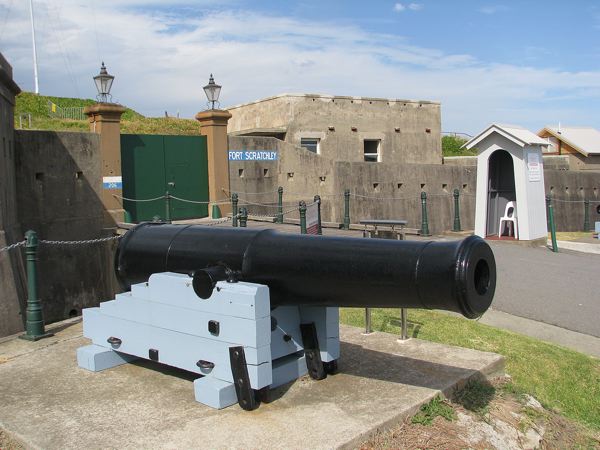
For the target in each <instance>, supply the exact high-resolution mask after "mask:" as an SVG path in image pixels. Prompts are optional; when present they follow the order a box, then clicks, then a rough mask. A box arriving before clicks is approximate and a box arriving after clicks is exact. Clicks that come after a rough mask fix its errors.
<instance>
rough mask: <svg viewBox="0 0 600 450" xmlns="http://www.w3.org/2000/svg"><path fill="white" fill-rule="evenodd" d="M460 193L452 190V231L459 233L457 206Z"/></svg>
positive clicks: (458, 210) (458, 211)
mask: <svg viewBox="0 0 600 450" xmlns="http://www.w3.org/2000/svg"><path fill="white" fill-rule="evenodd" d="M459 195H460V192H458V189H454V228H453V229H452V231H461V229H460V209H459V208H460V207H459V205H458V197H459Z"/></svg>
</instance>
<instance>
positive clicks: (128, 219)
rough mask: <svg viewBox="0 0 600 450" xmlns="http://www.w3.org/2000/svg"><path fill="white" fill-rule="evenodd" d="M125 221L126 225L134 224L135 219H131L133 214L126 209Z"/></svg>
mask: <svg viewBox="0 0 600 450" xmlns="http://www.w3.org/2000/svg"><path fill="white" fill-rule="evenodd" d="M123 220H124V221H125V223H133V219H132V218H131V213H130V212H129V211H127V210H126V209H125V210H124V212H123Z"/></svg>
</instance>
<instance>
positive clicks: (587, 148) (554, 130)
mask: <svg viewBox="0 0 600 450" xmlns="http://www.w3.org/2000/svg"><path fill="white" fill-rule="evenodd" d="M544 131H546V132H547V133H549V134H551V135H552V136H554V137H555V138H556V139H560V140H561V141H563V142H564V143H565V144H567V145H569V146H570V147H572V148H574V149H575V150H577V151H578V152H580V153H582V154H583V155H585V156H589V155H600V131H598V130H596V129H595V128H591V127H551V126H546V127H544V128H543V129H541V130H540V131H539V132H538V135H541V134H542V133H544Z"/></svg>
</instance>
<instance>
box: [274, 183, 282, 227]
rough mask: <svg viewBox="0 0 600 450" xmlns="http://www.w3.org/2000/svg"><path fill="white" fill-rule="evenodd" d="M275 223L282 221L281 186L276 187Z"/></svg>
mask: <svg viewBox="0 0 600 450" xmlns="http://www.w3.org/2000/svg"><path fill="white" fill-rule="evenodd" d="M275 223H283V187H282V186H279V187H278V188H277V217H276V219H275Z"/></svg>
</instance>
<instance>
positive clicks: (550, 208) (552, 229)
mask: <svg viewBox="0 0 600 450" xmlns="http://www.w3.org/2000/svg"><path fill="white" fill-rule="evenodd" d="M548 219H549V220H550V236H551V238H552V251H553V252H554V253H557V252H558V244H557V243H556V226H555V225H554V207H553V206H552V203H550V204H549V205H548Z"/></svg>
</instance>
